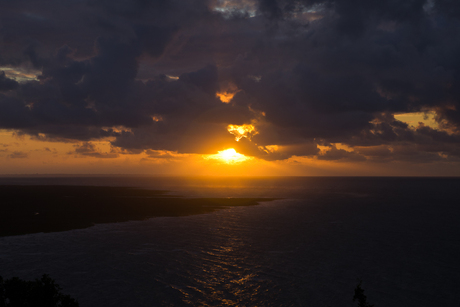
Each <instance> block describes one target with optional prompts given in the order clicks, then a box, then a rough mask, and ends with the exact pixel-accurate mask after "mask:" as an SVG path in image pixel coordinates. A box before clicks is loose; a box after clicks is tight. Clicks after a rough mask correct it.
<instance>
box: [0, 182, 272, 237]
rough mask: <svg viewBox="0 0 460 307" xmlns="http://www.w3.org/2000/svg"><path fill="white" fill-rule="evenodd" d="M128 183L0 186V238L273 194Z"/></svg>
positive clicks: (193, 210)
mask: <svg viewBox="0 0 460 307" xmlns="http://www.w3.org/2000/svg"><path fill="white" fill-rule="evenodd" d="M167 192H168V191H163V190H147V189H139V188H127V187H96V186H36V185H30V186H21V185H14V186H13V185H0V196H1V200H0V237H4V236H14V235H22V234H30V233H38V232H57V231H65V230H71V229H79V228H87V227H91V226H93V225H95V224H101V223H116V222H126V221H133V220H144V219H148V218H152V217H160V216H171V217H172V216H186V215H193V214H203V213H210V212H214V211H216V210H219V209H223V208H225V207H233V206H254V205H257V204H258V203H259V202H262V201H272V200H275V198H183V197H179V196H171V195H167V194H166V193H167Z"/></svg>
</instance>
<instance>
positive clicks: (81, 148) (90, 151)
mask: <svg viewBox="0 0 460 307" xmlns="http://www.w3.org/2000/svg"><path fill="white" fill-rule="evenodd" d="M74 147H75V151H74V152H69V154H74V153H75V154H77V155H81V156H87V157H94V158H109V159H110V158H117V157H118V154H117V153H115V152H105V153H102V152H99V151H98V149H97V148H96V146H95V145H94V144H92V143H90V142H85V143H83V144H81V145H74Z"/></svg>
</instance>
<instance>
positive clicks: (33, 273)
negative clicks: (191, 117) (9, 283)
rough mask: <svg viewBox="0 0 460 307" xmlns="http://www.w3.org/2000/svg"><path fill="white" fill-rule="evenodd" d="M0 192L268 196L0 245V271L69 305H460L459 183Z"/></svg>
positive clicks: (195, 183)
mask: <svg viewBox="0 0 460 307" xmlns="http://www.w3.org/2000/svg"><path fill="white" fill-rule="evenodd" d="M0 184H78V185H82V184H83V185H111V186H138V187H144V188H152V189H168V190H170V191H171V193H172V194H180V195H185V196H189V197H195V196H196V197H203V196H205V197H215V196H219V197H261V196H264V197H280V198H283V199H280V200H277V201H273V202H266V203H262V204H261V205H259V206H253V207H240V208H227V209H224V210H221V211H218V212H214V213H212V214H205V215H195V216H188V217H174V218H153V219H149V220H146V221H133V222H127V223H118V224H101V225H96V226H94V227H92V228H88V229H80V230H72V231H67V232H60V233H47V234H43V233H40V234H31V235H24V236H15V237H5V238H0V275H2V276H3V277H4V278H8V277H12V276H19V277H21V278H25V279H33V278H37V277H40V276H41V275H42V274H43V273H47V274H50V275H51V276H52V277H53V278H54V279H56V281H57V282H58V283H59V284H60V285H61V286H62V287H63V288H64V291H63V292H65V293H67V294H71V295H72V296H74V297H76V298H78V300H79V302H80V306H82V307H85V306H88V307H90V306H91V307H92V306H320V307H321V306H332V307H334V306H356V304H354V303H353V302H352V297H353V290H354V288H355V286H356V284H357V279H358V278H359V279H362V280H363V288H364V289H365V293H366V295H367V296H368V299H369V301H370V302H371V303H373V304H375V306H376V307H381V306H405V307H407V306H442V305H449V306H460V294H458V293H459V291H458V289H460V265H459V261H458V259H460V223H459V218H460V207H459V204H460V195H459V191H460V180H459V179H443V178H438V179H433V178H431V179H430V178H425V179H420V178H419V179H417V178H403V179H397V178H265V179H264V178H226V179H225V178H222V179H218V180H216V179H206V178H58V179H56V178H41V179H40V178H1V179H0Z"/></svg>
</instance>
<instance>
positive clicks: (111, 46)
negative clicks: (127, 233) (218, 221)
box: [0, 0, 460, 162]
mask: <svg viewBox="0 0 460 307" xmlns="http://www.w3.org/2000/svg"><path fill="white" fill-rule="evenodd" d="M459 12H460V4H457V3H456V2H454V1H444V0H437V1H436V0H427V1H426V0H423V1H422V0H409V1H390V0H382V1H356V0H336V1H332V0H324V1H321V0H297V1H294V0H259V1H255V0H254V1H251V0H247V1H242V0H238V1H231V0H228V1H206V0H195V1H173V0H170V1H160V0H151V1H149V0H142V1H141V0H137V1H128V0H115V1H105V0H76V1H71V2H62V1H57V0H47V1H41V2H40V3H38V2H36V1H31V0H20V1H2V2H0V39H1V40H0V42H1V43H0V66H2V67H8V69H13V70H14V69H22V70H24V69H26V70H27V69H29V68H30V67H35V68H36V69H39V71H40V72H41V73H40V74H39V75H38V76H37V80H38V81H37V80H31V81H21V80H19V79H18V81H20V82H19V83H18V82H17V81H15V80H13V79H11V78H12V77H6V75H5V74H4V73H1V74H0V91H1V94H0V127H1V128H6V129H15V130H17V131H18V132H17V133H19V134H29V135H31V136H33V137H34V138H36V139H47V140H50V139H55V140H68V141H84V142H88V141H91V140H97V139H101V138H106V137H112V138H113V139H114V140H113V142H112V144H113V145H114V146H116V147H120V148H122V149H125V150H128V151H132V152H139V151H140V150H151V151H149V152H150V153H155V152H157V151H156V150H171V151H178V152H183V153H213V152H215V151H216V150H221V149H224V148H228V147H234V148H235V149H237V150H238V151H239V152H242V153H244V154H247V155H252V156H257V157H261V158H263V159H267V160H278V159H286V158H289V157H291V156H294V155H295V156H317V157H318V158H319V159H324V160H338V161H364V160H371V161H374V160H379V161H390V160H402V161H410V160H411V157H413V161H420V162H422V161H434V160H437V159H441V160H449V159H451V160H455V159H457V157H458V153H459V152H460V145H459V144H460V143H459V127H460V112H459V110H460V74H459V72H460V57H459V54H460V13H459ZM0 70H1V68H0ZM232 88H233V89H236V90H237V93H236V95H235V96H234V98H233V100H232V101H231V102H230V103H228V104H223V103H222V102H221V101H220V100H219V98H217V97H216V92H220V91H227V90H229V89H232ZM420 111H434V112H436V120H437V121H438V124H439V127H440V128H439V129H437V130H435V129H432V128H430V127H427V126H418V127H417V128H412V127H410V126H408V125H407V124H405V123H403V122H400V121H397V120H396V119H395V118H394V117H393V115H394V114H396V113H406V112H420ZM251 123H252V124H254V125H255V127H256V129H257V132H258V134H255V135H253V137H252V138H251V140H248V139H242V140H240V142H236V141H235V139H234V136H233V135H231V134H230V133H228V131H227V125H228V124H251ZM336 143H342V144H347V145H348V146H350V148H354V149H355V152H350V151H345V150H343V149H338V148H337V147H336V146H335V145H334V144H336ZM316 144H322V145H327V146H329V147H330V150H329V151H326V152H324V153H323V154H321V153H320V152H319V149H318V148H317V147H316ZM272 145H279V147H278V148H277V149H276V150H275V149H274V148H275V147H270V146H272ZM77 150H78V151H79V152H77ZM76 152H77V153H79V154H81V155H93V156H95V155H96V154H97V153H96V152H95V151H94V148H92V147H91V143H84V145H82V146H80V147H78V148H76ZM150 155H152V154H150ZM153 156H154V155H153Z"/></svg>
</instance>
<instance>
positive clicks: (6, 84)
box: [0, 71, 18, 91]
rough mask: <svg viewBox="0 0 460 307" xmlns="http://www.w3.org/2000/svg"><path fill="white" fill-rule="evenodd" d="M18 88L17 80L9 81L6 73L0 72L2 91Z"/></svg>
mask: <svg viewBox="0 0 460 307" xmlns="http://www.w3.org/2000/svg"><path fill="white" fill-rule="evenodd" d="M17 87H18V83H17V82H16V81H15V80H12V79H9V78H7V77H6V76H5V72H4V71H2V72H0V91H10V90H14V89H15V88H17Z"/></svg>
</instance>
